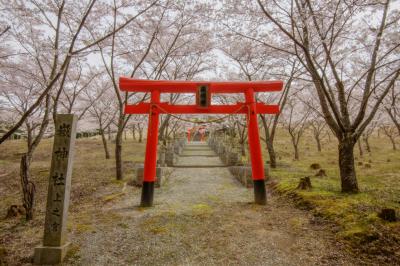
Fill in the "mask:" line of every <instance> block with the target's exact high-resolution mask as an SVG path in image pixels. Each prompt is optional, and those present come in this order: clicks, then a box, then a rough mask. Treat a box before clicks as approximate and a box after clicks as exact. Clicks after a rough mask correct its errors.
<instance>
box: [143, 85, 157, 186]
mask: <svg viewBox="0 0 400 266" xmlns="http://www.w3.org/2000/svg"><path fill="white" fill-rule="evenodd" d="M151 101H152V102H153V103H159V102H160V92H159V91H157V90H154V91H153V92H152V93H151ZM148 113H149V112H148ZM158 122H159V112H158V110H157V108H153V109H152V110H151V113H150V115H149V127H148V129H147V142H146V155H145V158H144V172H143V181H147V182H154V181H155V180H156V167H157V143H158Z"/></svg>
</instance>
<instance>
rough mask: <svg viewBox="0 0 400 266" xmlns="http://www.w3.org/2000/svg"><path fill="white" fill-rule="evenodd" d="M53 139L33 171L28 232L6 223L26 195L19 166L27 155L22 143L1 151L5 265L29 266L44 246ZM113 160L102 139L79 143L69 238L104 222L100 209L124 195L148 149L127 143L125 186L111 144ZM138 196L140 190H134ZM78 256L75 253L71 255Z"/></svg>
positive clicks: (22, 224)
mask: <svg viewBox="0 0 400 266" xmlns="http://www.w3.org/2000/svg"><path fill="white" fill-rule="evenodd" d="M52 143H53V140H52V139H45V140H43V141H42V142H41V143H40V145H39V147H38V148H37V150H36V152H35V154H34V158H33V163H32V166H31V175H32V180H33V181H34V183H35V185H36V195H35V204H36V205H35V213H34V219H33V220H32V221H30V222H29V226H27V223H26V221H25V219H24V217H19V218H17V219H18V220H15V219H5V216H6V214H7V209H8V208H9V207H10V206H11V205H13V204H17V205H21V204H22V203H21V201H22V200H21V199H22V193H21V186H20V177H19V161H20V157H21V153H23V152H24V151H25V145H26V144H25V143H24V141H23V140H15V141H8V142H6V143H4V144H3V145H0V199H1V200H0V265H2V263H1V259H2V254H4V253H5V254H6V257H7V261H8V263H10V262H11V261H13V262H15V263H16V264H24V263H26V262H29V261H24V259H26V258H27V256H30V255H31V254H32V252H33V250H32V247H34V246H39V245H41V243H42V237H43V226H44V214H45V204H46V197H47V185H48V176H49V170H50V160H51V150H52ZM109 146H110V154H111V156H112V158H111V159H109V160H106V159H105V155H104V150H103V146H102V143H101V140H100V138H86V139H77V141H76V145H75V148H76V150H75V158H74V167H73V173H72V190H71V203H70V208H69V217H68V226H67V228H68V232H69V234H70V235H71V234H79V233H80V232H82V231H87V230H90V228H91V224H92V223H96V222H97V221H99V219H104V218H105V217H102V216H103V215H102V213H100V212H99V211H97V209H98V208H97V206H101V205H102V204H107V203H108V202H110V201H112V200H113V199H114V198H117V197H118V195H120V194H121V190H122V188H123V186H124V183H125V182H126V181H128V180H131V179H132V177H133V164H134V163H135V162H143V158H144V151H145V149H144V148H145V144H144V143H137V142H133V140H132V139H130V140H129V139H128V140H127V141H124V143H123V157H122V158H123V163H124V164H123V165H124V174H125V176H124V178H125V180H124V181H116V179H115V161H114V159H113V157H114V156H113V152H114V145H112V143H109ZM135 191H136V193H135V194H137V195H132V196H133V197H135V196H139V189H136V190H135ZM71 250H74V249H71Z"/></svg>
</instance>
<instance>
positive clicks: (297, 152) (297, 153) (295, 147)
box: [293, 145, 299, 161]
mask: <svg viewBox="0 0 400 266" xmlns="http://www.w3.org/2000/svg"><path fill="white" fill-rule="evenodd" d="M293 148H294V159H295V160H296V161H298V160H299V148H298V146H297V145H293Z"/></svg>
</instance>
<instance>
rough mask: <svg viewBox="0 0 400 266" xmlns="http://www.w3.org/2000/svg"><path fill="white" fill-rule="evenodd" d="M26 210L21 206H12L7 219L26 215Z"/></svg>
mask: <svg viewBox="0 0 400 266" xmlns="http://www.w3.org/2000/svg"><path fill="white" fill-rule="evenodd" d="M25 214H26V213H25V209H24V207H23V206H21V205H11V206H10V208H8V210H7V215H6V219H8V218H13V217H18V216H20V215H25Z"/></svg>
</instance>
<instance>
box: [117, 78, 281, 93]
mask: <svg viewBox="0 0 400 266" xmlns="http://www.w3.org/2000/svg"><path fill="white" fill-rule="evenodd" d="M201 85H207V86H208V87H209V88H210V93H245V92H246V90H248V89H250V88H251V89H253V90H254V92H273V91H281V90H282V87H283V82H282V81H278V80H276V81H275V80H274V81H246V82H243V81H240V82H231V81H229V82H227V81H176V80H173V81H171V80H143V79H132V78H126V77H120V79H119V87H120V89H121V90H122V91H130V92H152V91H154V90H159V91H160V93H196V91H197V89H198V87H199V86H201Z"/></svg>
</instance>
